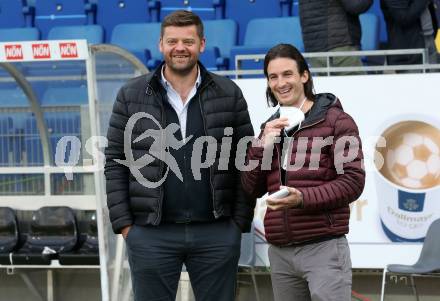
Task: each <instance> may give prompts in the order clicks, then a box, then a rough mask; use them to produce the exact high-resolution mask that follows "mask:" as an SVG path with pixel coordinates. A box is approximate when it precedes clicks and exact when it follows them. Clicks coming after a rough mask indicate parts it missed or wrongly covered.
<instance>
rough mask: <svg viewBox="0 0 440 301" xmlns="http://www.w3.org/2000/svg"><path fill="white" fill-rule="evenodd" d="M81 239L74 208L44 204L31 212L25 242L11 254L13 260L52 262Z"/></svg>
mask: <svg viewBox="0 0 440 301" xmlns="http://www.w3.org/2000/svg"><path fill="white" fill-rule="evenodd" d="M77 242H78V229H77V223H76V218H75V214H74V212H73V210H72V209H71V208H69V207H65V206H57V207H41V208H40V209H38V210H36V211H34V212H32V218H31V221H30V225H29V233H27V236H26V241H25V242H24V245H23V246H22V247H21V248H20V249H19V250H18V251H17V252H15V253H14V254H13V255H12V261H13V263H14V264H17V265H23V264H50V261H51V260H52V259H55V258H57V256H58V254H60V253H64V252H70V251H71V250H72V249H73V248H74V247H75V246H76V244H77Z"/></svg>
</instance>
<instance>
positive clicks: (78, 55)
mask: <svg viewBox="0 0 440 301" xmlns="http://www.w3.org/2000/svg"><path fill="white" fill-rule="evenodd" d="M87 58H88V49H87V42H86V40H54V41H26V42H6V43H0V62H29V61H60V60H85V59H87Z"/></svg>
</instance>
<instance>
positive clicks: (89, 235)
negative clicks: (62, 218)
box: [59, 211, 99, 265]
mask: <svg viewBox="0 0 440 301" xmlns="http://www.w3.org/2000/svg"><path fill="white" fill-rule="evenodd" d="M76 216H77V221H78V228H79V232H80V234H79V243H78V245H77V247H76V248H75V249H74V250H73V251H72V252H66V253H61V254H60V256H59V261H60V264H62V265H99V242H98V227H97V222H96V212H95V211H87V212H86V211H82V212H78V213H77V215H76Z"/></svg>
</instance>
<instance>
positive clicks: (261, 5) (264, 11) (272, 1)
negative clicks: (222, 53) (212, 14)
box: [225, 0, 291, 45]
mask: <svg viewBox="0 0 440 301" xmlns="http://www.w3.org/2000/svg"><path fill="white" fill-rule="evenodd" d="M289 2H291V1H290V0H253V1H249V0H241V1H237V0H226V5H225V8H226V10H225V12H226V13H225V18H226V19H232V20H236V21H237V22H238V29H239V41H238V42H239V44H240V45H241V44H243V42H244V39H245V31H246V30H247V29H246V27H247V24H248V22H249V21H250V20H252V19H256V18H274V17H285V16H286V15H285V14H286V13H287V14H288V15H290V13H289V12H284V11H285V10H286V8H284V7H285V5H286V4H287V6H289V5H291V4H290V3H289ZM287 9H288V8H287ZM290 12H291V10H290ZM278 30H279V31H283V27H280V28H278Z"/></svg>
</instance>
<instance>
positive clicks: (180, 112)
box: [161, 66, 202, 139]
mask: <svg viewBox="0 0 440 301" xmlns="http://www.w3.org/2000/svg"><path fill="white" fill-rule="evenodd" d="M164 68H165V66H164V67H162V72H161V73H162V79H161V82H162V85H163V86H164V88H165V90H166V91H167V96H168V102H169V103H170V105H171V107H173V109H174V111H176V114H177V117H178V118H179V123H180V132H181V133H182V139H185V137H186V121H187V115H188V105H189V103H190V101H191V99H192V98H193V97H194V95H196V93H197V88H198V87H199V85H200V83H201V81H202V78H201V76H200V69H199V68H197V79H196V82H195V83H194V87H192V89H191V91H190V92H189V94H188V97H187V100H186V102H185V103H183V101H182V98H181V97H180V95H179V93H177V92H176V90H174V88H173V86H172V85H171V83H170V82H169V81H167V79H166V78H165V75H164V72H163V71H164Z"/></svg>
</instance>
